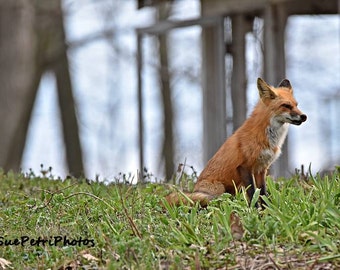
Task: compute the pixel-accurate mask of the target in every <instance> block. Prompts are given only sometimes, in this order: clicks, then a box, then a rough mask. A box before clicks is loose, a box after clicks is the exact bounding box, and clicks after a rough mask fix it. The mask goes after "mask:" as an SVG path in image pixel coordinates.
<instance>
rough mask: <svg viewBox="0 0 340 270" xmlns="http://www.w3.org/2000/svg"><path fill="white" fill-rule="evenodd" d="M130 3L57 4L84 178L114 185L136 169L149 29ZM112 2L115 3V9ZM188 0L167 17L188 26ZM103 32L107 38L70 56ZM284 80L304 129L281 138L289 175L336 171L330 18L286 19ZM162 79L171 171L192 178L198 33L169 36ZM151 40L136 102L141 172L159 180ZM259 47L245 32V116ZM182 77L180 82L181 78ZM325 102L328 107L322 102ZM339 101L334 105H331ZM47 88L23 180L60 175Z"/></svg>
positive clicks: (198, 129) (336, 67) (198, 144)
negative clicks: (169, 77)
mask: <svg viewBox="0 0 340 270" xmlns="http://www.w3.org/2000/svg"><path fill="white" fill-rule="evenodd" d="M80 2H81V3H80ZM135 2H136V1H118V2H114V1H101V2H100V3H101V4H98V3H99V2H96V1H91V0H86V1H74V0H66V1H64V8H65V10H67V11H68V12H67V16H66V20H65V27H66V33H67V39H68V42H69V43H70V44H71V50H70V51H69V53H68V56H69V60H70V64H71V73H72V81H73V86H74V90H75V92H74V97H75V100H76V103H77V115H78V120H79V128H80V132H81V143H82V146H83V154H84V162H85V168H86V175H87V176H88V177H89V178H95V177H96V176H100V177H101V178H103V179H114V178H115V177H116V176H117V175H118V174H119V173H120V172H122V173H136V172H137V169H138V162H139V161H138V130H137V127H138V121H137V119H138V118H137V117H138V115H137V103H136V102H137V96H136V94H137V81H136V79H137V73H136V63H135V53H136V36H135V32H134V29H135V28H136V27H141V26H148V25H150V24H152V23H153V20H154V19H153V18H154V12H153V10H152V9H151V8H145V9H142V10H137V9H136V4H135ZM115 3H116V4H115ZM198 14H199V6H198V4H197V2H196V1H179V4H177V6H175V12H174V15H173V16H172V18H174V19H187V18H194V17H195V16H197V15H198ZM103 30H110V31H112V33H113V34H112V35H111V36H110V37H109V38H102V39H98V40H96V41H93V42H89V43H87V44H86V45H84V46H81V47H74V48H72V44H75V42H76V41H77V40H82V39H84V38H86V37H88V36H91V35H92V34H96V33H101V32H102V31H103ZM286 38H287V40H286V56H287V78H289V79H290V81H291V83H292V85H293V88H294V91H295V96H296V99H297V100H298V102H299V104H300V105H299V107H300V108H301V110H303V111H304V112H305V113H306V114H307V115H308V121H307V122H306V123H304V124H303V125H301V126H299V127H295V126H292V127H291V128H290V133H289V147H290V149H291V168H289V170H290V171H293V169H294V168H295V167H299V166H300V164H305V165H306V166H308V165H309V164H310V163H311V164H312V169H313V171H318V170H320V169H322V168H324V167H325V166H326V165H327V164H328V163H332V162H335V159H337V162H340V160H339V159H340V143H339V140H338V138H339V136H338V134H339V132H340V124H339V122H340V121H339V120H338V116H339V113H340V109H339V108H340V107H339V106H338V105H340V101H339V99H338V101H336V100H335V99H334V95H336V94H339V95H340V18H339V15H337V16H292V17H290V18H289V20H288V24H287V31H286ZM170 41H172V44H175V45H172V46H171V50H170V55H171V63H170V66H171V70H172V72H173V74H174V80H173V84H172V86H173V100H174V104H175V108H176V114H175V125H176V127H177V128H176V130H175V134H174V135H175V139H176V150H177V155H176V157H175V159H176V162H177V163H180V162H186V163H187V164H188V165H192V166H194V168H195V169H196V170H197V171H198V172H199V171H200V170H202V168H203V166H204V164H203V161H202V150H203V149H202V129H203V123H202V109H201V103H202V96H201V86H200V72H201V67H200V63H201V56H200V29H199V27H189V28H186V29H181V30H176V31H173V32H172V33H171V35H170ZM156 49H157V48H156V47H155V43H154V38H153V37H145V38H144V40H143V50H144V57H145V69H144V71H143V85H144V89H145V92H144V97H143V98H144V101H145V105H146V106H145V118H144V124H145V133H146V135H145V143H146V147H145V150H146V160H145V163H146V167H147V168H148V169H149V171H150V172H151V173H153V174H154V175H155V177H157V178H160V179H161V178H162V177H163V175H162V170H161V165H162V162H161V161H160V160H161V152H160V150H159V148H160V145H161V138H162V132H161V128H162V119H161V117H160V108H159V106H158V104H159V102H160V96H159V91H158V87H157V73H156V71H157V70H156V67H157V65H158V62H157V60H156V58H155V50H156ZM260 51H261V48H260V44H259V43H258V39H257V37H256V35H255V34H254V33H250V34H248V35H247V61H248V62H247V73H248V74H247V75H248V90H247V91H248V92H247V94H248V100H249V111H250V110H251V108H252V107H253V106H254V105H255V103H256V101H257V90H256V85H255V82H256V78H257V77H259V76H260V74H259V73H260V71H261V65H260V63H259V59H260V58H261V56H260ZM183 74H184V75H183ZM327 100H328V101H329V100H330V101H331V103H327ZM336 102H338V103H336ZM61 132H62V131H61V123H60V119H59V111H58V105H57V95H56V89H55V81H54V77H53V75H52V74H46V75H45V76H44V78H43V80H42V82H41V85H40V88H39V92H38V97H37V100H36V104H35V108H34V111H33V115H32V119H31V125H30V129H29V134H28V140H27V145H26V149H25V153H24V157H23V162H22V168H23V171H27V170H29V169H32V170H33V171H35V172H39V170H40V166H41V164H43V165H44V167H45V168H46V167H49V166H51V167H52V168H53V169H52V173H53V174H54V175H55V176H61V177H64V176H65V175H67V168H66V162H65V149H64V146H63V142H62V136H61Z"/></svg>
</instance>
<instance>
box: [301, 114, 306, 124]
mask: <svg viewBox="0 0 340 270" xmlns="http://www.w3.org/2000/svg"><path fill="white" fill-rule="evenodd" d="M300 118H301V121H302V122H305V121H306V120H307V115H305V114H301V115H300Z"/></svg>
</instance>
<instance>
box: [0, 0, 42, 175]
mask: <svg viewBox="0 0 340 270" xmlns="http://www.w3.org/2000/svg"><path fill="white" fill-rule="evenodd" d="M34 24H35V11H34V6H33V2H32V1H27V0H17V1H13V0H2V1H1V2H0V48H1V49H0V69H1V71H0V83H1V89H0V123H1V129H0V167H2V168H3V169H4V170H5V171H8V170H14V171H18V170H19V169H20V164H21V157H22V153H23V149H24V145H25V140H26V134H27V129H28V123H29V119H30V115H31V112H32V108H33V103H34V99H35V96H36V89H37V86H38V85H39V81H40V73H41V71H40V70H39V68H37V65H36V60H37V58H36V44H37V40H36V36H35V32H34Z"/></svg>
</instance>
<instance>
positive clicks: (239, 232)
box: [230, 212, 244, 240]
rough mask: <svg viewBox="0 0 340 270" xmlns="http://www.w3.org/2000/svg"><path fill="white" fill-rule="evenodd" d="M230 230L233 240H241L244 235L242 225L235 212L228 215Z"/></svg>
mask: <svg viewBox="0 0 340 270" xmlns="http://www.w3.org/2000/svg"><path fill="white" fill-rule="evenodd" d="M230 229H231V235H232V237H233V239H234V240H241V239H242V237H243V235H244V229H243V225H242V223H241V220H240V218H239V216H238V215H236V213H235V212H232V213H231V214H230Z"/></svg>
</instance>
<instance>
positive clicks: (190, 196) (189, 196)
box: [165, 191, 215, 207]
mask: <svg viewBox="0 0 340 270" xmlns="http://www.w3.org/2000/svg"><path fill="white" fill-rule="evenodd" d="M214 197H215V196H213V195H211V194H208V193H204V192H193V193H189V192H180V191H178V192H173V193H170V194H169V195H168V196H166V197H165V199H166V200H167V201H168V203H169V204H170V205H176V206H179V205H195V203H196V202H199V203H200V205H201V206H202V207H206V206H207V204H208V203H209V202H210V201H211V200H212V199H213V198H214Z"/></svg>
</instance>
